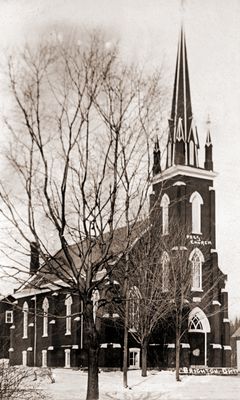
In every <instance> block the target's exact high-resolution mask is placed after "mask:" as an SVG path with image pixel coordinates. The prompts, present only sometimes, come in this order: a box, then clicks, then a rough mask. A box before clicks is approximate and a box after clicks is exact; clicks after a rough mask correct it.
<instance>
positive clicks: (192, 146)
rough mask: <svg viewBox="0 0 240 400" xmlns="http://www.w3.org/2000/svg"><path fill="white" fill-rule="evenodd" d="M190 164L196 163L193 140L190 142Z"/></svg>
mask: <svg viewBox="0 0 240 400" xmlns="http://www.w3.org/2000/svg"><path fill="white" fill-rule="evenodd" d="M189 164H190V165H194V143H193V141H192V140H190V143H189Z"/></svg>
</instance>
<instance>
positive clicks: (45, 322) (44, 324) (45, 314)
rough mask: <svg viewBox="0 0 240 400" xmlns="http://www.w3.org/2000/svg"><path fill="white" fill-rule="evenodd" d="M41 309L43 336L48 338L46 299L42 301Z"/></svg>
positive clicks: (47, 304) (47, 305) (47, 303)
mask: <svg viewBox="0 0 240 400" xmlns="http://www.w3.org/2000/svg"><path fill="white" fill-rule="evenodd" d="M42 309H43V336H48V309H49V302H48V299H47V297H45V299H44V300H43V304H42Z"/></svg>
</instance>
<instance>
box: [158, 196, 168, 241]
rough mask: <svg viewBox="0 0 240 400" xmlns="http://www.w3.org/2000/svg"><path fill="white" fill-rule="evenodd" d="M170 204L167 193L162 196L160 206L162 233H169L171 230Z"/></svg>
mask: <svg viewBox="0 0 240 400" xmlns="http://www.w3.org/2000/svg"><path fill="white" fill-rule="evenodd" d="M169 204H170V200H169V197H168V195H167V194H166V193H165V194H164V195H163V197H162V200H161V203H160V207H161V208H162V234H163V235H167V234H168V231H169Z"/></svg>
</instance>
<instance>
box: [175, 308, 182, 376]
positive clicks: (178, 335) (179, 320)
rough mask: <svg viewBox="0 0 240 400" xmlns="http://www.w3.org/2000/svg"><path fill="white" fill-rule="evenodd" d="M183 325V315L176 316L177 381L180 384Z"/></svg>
mask: <svg viewBox="0 0 240 400" xmlns="http://www.w3.org/2000/svg"><path fill="white" fill-rule="evenodd" d="M181 324H182V317H181V314H180V315H178V313H177V314H176V381H178V382H180V381H181V379H180V374H179V368H180V340H181Z"/></svg>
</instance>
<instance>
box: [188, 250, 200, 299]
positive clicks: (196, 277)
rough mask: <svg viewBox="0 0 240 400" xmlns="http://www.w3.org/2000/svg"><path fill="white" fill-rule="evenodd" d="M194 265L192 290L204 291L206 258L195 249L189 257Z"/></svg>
mask: <svg viewBox="0 0 240 400" xmlns="http://www.w3.org/2000/svg"><path fill="white" fill-rule="evenodd" d="M189 260H190V261H191V263H192V290H195V291H198V290H202V263H203V262H204V257H203V254H202V252H201V251H200V250H199V249H194V250H193V251H192V252H191V254H190V257H189Z"/></svg>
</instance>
